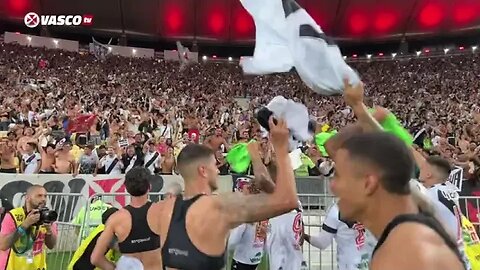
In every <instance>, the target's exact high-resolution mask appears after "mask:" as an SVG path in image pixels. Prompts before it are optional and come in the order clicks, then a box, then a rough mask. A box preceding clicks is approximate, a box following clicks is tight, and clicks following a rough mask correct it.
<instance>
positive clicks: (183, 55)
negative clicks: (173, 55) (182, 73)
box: [177, 41, 190, 70]
mask: <svg viewBox="0 0 480 270" xmlns="http://www.w3.org/2000/svg"><path fill="white" fill-rule="evenodd" d="M177 52H178V57H179V59H180V70H183V69H185V67H186V66H187V65H188V64H189V63H190V59H189V58H188V53H189V52H190V50H189V49H188V48H185V47H183V45H182V43H181V42H180V41H177Z"/></svg>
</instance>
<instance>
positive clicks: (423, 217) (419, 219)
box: [372, 213, 466, 269]
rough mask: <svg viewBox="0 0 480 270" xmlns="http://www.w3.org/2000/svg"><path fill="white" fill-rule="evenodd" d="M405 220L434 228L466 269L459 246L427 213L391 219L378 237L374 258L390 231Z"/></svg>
mask: <svg viewBox="0 0 480 270" xmlns="http://www.w3.org/2000/svg"><path fill="white" fill-rule="evenodd" d="M405 222H416V223H420V224H423V225H425V226H427V227H429V228H430V229H432V230H434V231H435V232H436V233H437V234H438V235H439V236H440V237H441V238H442V239H443V241H445V244H446V245H447V246H448V248H449V249H450V250H451V251H453V253H455V255H456V256H457V258H458V259H459V260H460V262H461V263H462V265H463V267H464V269H466V268H465V265H464V263H463V259H462V256H461V254H460V252H459V251H458V247H457V245H456V244H455V242H454V241H453V240H452V239H451V237H450V236H449V235H448V233H447V232H446V231H445V229H444V228H443V227H442V225H441V224H440V223H439V222H438V221H437V220H436V219H435V218H434V217H432V216H431V215H429V214H426V213H420V214H404V215H398V216H396V217H395V218H394V219H393V220H392V221H390V223H388V225H387V227H386V228H385V230H383V233H382V235H381V236H380V238H379V239H378V242H377V245H376V246H375V249H374V250H373V253H372V259H373V257H374V256H375V252H377V250H378V249H379V248H380V247H381V246H382V245H383V243H385V241H386V240H387V237H388V235H389V234H390V232H391V231H392V230H393V229H394V228H395V227H397V226H398V225H400V224H402V223H405Z"/></svg>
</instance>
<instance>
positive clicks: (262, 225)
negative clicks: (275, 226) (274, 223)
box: [253, 220, 269, 248]
mask: <svg viewBox="0 0 480 270" xmlns="http://www.w3.org/2000/svg"><path fill="white" fill-rule="evenodd" d="M268 230H269V222H268V220H264V221H260V222H257V223H256V225H255V240H254V241H253V246H254V247H256V248H257V247H261V246H263V245H264V244H265V240H266V239H267V233H268Z"/></svg>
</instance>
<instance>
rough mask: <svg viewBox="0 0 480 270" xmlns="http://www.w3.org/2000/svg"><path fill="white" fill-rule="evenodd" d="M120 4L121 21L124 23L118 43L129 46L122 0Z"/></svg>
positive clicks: (119, 1)
mask: <svg viewBox="0 0 480 270" xmlns="http://www.w3.org/2000/svg"><path fill="white" fill-rule="evenodd" d="M118 6H119V7H120V23H121V25H122V34H121V35H120V38H119V42H118V43H119V45H120V46H127V34H126V33H125V17H124V14H123V5H122V0H118Z"/></svg>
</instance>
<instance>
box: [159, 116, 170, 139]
mask: <svg viewBox="0 0 480 270" xmlns="http://www.w3.org/2000/svg"><path fill="white" fill-rule="evenodd" d="M159 129H160V137H164V138H166V139H172V125H170V124H169V123H168V121H167V119H164V120H163V125H161V126H160V128H159Z"/></svg>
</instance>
